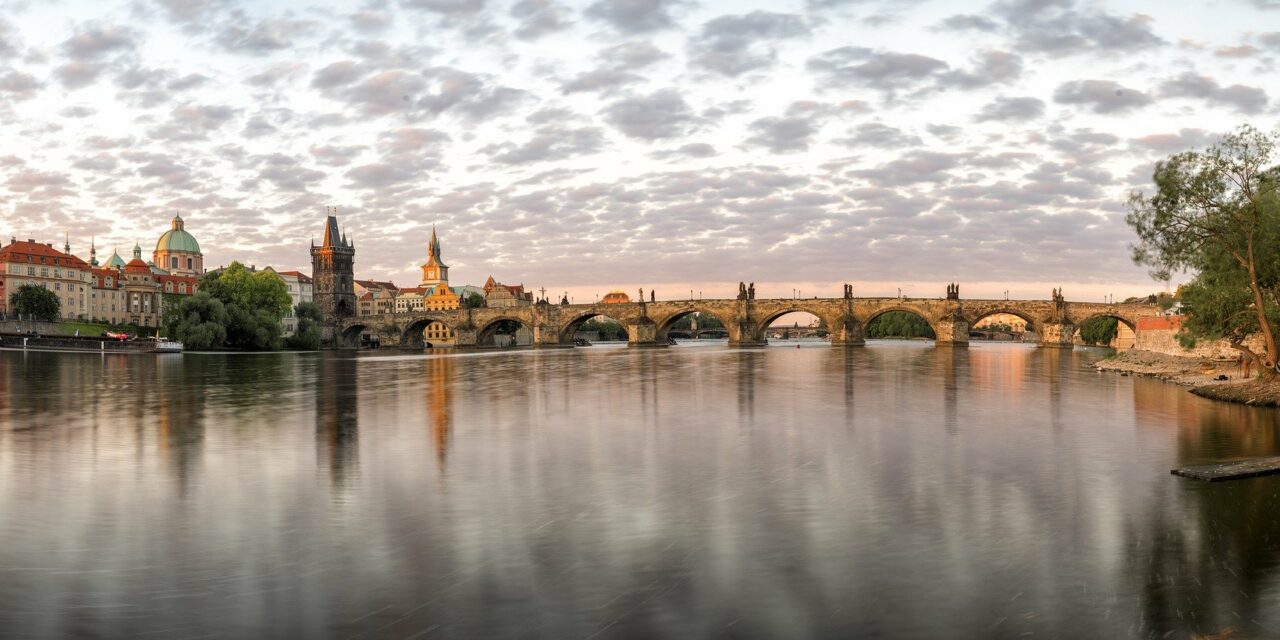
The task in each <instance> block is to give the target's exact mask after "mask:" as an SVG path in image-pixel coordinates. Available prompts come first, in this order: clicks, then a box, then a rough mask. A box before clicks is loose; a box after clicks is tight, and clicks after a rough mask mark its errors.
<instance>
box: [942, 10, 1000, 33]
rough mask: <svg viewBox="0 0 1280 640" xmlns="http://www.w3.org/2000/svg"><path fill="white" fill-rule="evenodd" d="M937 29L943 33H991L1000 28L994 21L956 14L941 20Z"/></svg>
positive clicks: (981, 17)
mask: <svg viewBox="0 0 1280 640" xmlns="http://www.w3.org/2000/svg"><path fill="white" fill-rule="evenodd" d="M937 28H938V29H941V30H944V31H981V32H986V33H991V32H993V31H996V30H998V29H999V28H1000V24H999V23H998V22H996V21H995V20H992V19H990V18H986V17H983V16H975V15H965V14H957V15H954V16H951V17H948V18H947V19H945V20H943V21H942V22H941V23H939V24H938V27H937Z"/></svg>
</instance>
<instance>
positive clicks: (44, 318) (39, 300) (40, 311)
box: [9, 284, 62, 322]
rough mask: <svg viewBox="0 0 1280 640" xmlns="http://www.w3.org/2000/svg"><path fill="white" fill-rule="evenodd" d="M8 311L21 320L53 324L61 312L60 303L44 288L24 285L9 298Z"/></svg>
mask: <svg viewBox="0 0 1280 640" xmlns="http://www.w3.org/2000/svg"><path fill="white" fill-rule="evenodd" d="M9 309H10V310H12V311H13V313H16V314H18V315H19V316H21V317H23V318H31V319H32V320H39V321H41V322H55V321H57V319H58V315H59V314H60V313H61V311H62V301H61V300H59V299H58V294H56V293H54V292H52V291H50V290H48V289H46V288H44V287H37V286H36V285H34V284H24V285H22V286H20V287H18V290H17V291H15V292H14V293H13V295H12V296H10V297H9Z"/></svg>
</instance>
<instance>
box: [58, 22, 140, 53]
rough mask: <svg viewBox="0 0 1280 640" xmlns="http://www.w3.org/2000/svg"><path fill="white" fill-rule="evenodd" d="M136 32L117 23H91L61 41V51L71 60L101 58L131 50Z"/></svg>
mask: <svg viewBox="0 0 1280 640" xmlns="http://www.w3.org/2000/svg"><path fill="white" fill-rule="evenodd" d="M135 37H136V34H135V33H134V32H133V31H132V30H131V29H129V28H127V27H121V26H118V25H109V24H108V25H91V26H89V27H87V28H85V29H84V30H83V31H80V32H78V33H76V34H75V35H73V36H71V37H70V38H68V39H66V40H65V41H63V43H62V51H63V53H65V54H66V55H67V57H68V58H71V59H72V60H78V61H85V60H101V59H102V58H104V57H107V56H108V55H111V54H115V53H120V52H124V51H131V50H133V49H134V47H135V46H136V44H135V42H134V38H135Z"/></svg>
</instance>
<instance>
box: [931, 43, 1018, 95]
mask: <svg viewBox="0 0 1280 640" xmlns="http://www.w3.org/2000/svg"><path fill="white" fill-rule="evenodd" d="M1021 76H1022V57H1021V56H1018V55H1017V54H1013V53H1009V52H1008V51H995V50H987V51H981V52H979V53H978V54H977V56H976V57H975V59H974V62H973V66H972V67H971V68H969V69H957V70H954V71H949V72H947V73H945V74H942V75H941V76H939V78H938V85H939V86H942V87H954V88H956V89H980V88H983V87H987V86H990V85H993V84H1007V83H1010V82H1013V81H1015V80H1017V79H1018V78H1019V77H1021Z"/></svg>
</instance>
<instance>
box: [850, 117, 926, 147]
mask: <svg viewBox="0 0 1280 640" xmlns="http://www.w3.org/2000/svg"><path fill="white" fill-rule="evenodd" d="M849 133H850V135H849V136H848V137H845V138H839V139H837V140H835V142H837V143H839V144H842V145H844V146H846V147H855V148H856V147H880V148H886V149H900V148H903V147H914V146H919V145H921V144H924V141H923V140H921V139H920V137H919V136H916V135H913V134H910V133H907V132H905V131H903V130H902V129H899V128H897V127H891V126H889V125H886V124H883V123H880V122H866V123H863V124H860V125H858V126H856V127H854V128H853V129H852V130H851V131H850V132H849Z"/></svg>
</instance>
